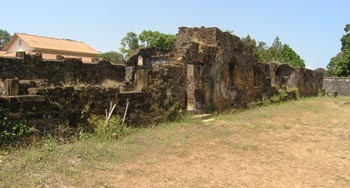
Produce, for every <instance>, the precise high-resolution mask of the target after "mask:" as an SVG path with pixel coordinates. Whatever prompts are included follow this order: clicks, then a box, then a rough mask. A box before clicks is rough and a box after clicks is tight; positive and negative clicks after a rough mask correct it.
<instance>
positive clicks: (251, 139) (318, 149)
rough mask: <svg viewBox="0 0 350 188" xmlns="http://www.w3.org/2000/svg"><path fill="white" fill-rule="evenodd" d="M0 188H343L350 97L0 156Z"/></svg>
mask: <svg viewBox="0 0 350 188" xmlns="http://www.w3.org/2000/svg"><path fill="white" fill-rule="evenodd" d="M0 169H1V171H0V187H4V188H6V187H50V188H51V187H66V188H68V187H105V188H107V187H110V188H112V187H225V188H226V187H350V97H338V98H321V97H319V98H307V99H302V100H298V101H292V102H288V103H281V104H274V105H271V106H266V107H258V108H255V109H252V110H246V111H241V112H235V113H234V114H231V113H226V114H220V115H217V116H214V117H213V120H212V121H206V122H204V121H202V120H191V119H187V120H186V121H185V122H182V123H168V124H162V125H161V126H154V127H151V128H145V129H140V130H136V131H134V132H133V133H132V134H131V135H128V136H126V137H124V138H121V139H118V140H109V141H108V140H102V139H99V138H96V137H90V138H84V139H81V140H78V141H73V142H72V143H69V144H57V143H56V142H55V141H53V140H50V139H48V140H47V141H45V142H44V143H43V144H41V145H40V146H32V147H31V148H26V149H19V150H16V151H13V152H11V153H3V154H1V155H0Z"/></svg>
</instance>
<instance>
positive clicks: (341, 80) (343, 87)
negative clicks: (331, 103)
mask: <svg viewBox="0 0 350 188" xmlns="http://www.w3.org/2000/svg"><path fill="white" fill-rule="evenodd" d="M323 91H324V94H325V95H326V96H337V95H343V96H350V78H349V77H326V78H324V80H323Z"/></svg>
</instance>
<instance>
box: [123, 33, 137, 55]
mask: <svg viewBox="0 0 350 188" xmlns="http://www.w3.org/2000/svg"><path fill="white" fill-rule="evenodd" d="M120 45H121V46H122V47H121V48H120V52H121V53H123V54H128V53H130V51H131V50H134V49H137V48H139V47H140V46H139V39H138V37H137V34H136V33H134V32H128V33H127V34H126V36H125V37H124V38H122V40H121V41H120Z"/></svg>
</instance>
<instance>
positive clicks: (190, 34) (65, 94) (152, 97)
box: [0, 27, 322, 125]
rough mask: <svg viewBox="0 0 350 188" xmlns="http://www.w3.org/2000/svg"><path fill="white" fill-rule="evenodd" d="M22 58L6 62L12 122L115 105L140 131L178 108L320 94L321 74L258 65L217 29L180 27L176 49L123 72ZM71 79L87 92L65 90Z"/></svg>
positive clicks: (133, 58) (133, 59) (140, 59)
mask: <svg viewBox="0 0 350 188" xmlns="http://www.w3.org/2000/svg"><path fill="white" fill-rule="evenodd" d="M22 57H23V58H15V59H9V58H1V57H0V78H1V79H2V80H4V81H3V83H4V84H3V85H4V86H3V87H2V89H3V90H5V91H6V92H4V94H5V95H7V96H2V97H0V105H2V107H4V108H7V109H9V110H8V114H9V115H11V116H13V117H17V118H18V117H24V118H27V119H28V118H29V119H33V120H34V119H36V120H37V119H45V118H46V119H50V118H51V119H55V118H56V119H65V120H67V119H68V120H69V122H70V123H72V124H74V122H79V118H81V117H83V115H86V114H87V115H88V114H102V115H103V114H104V112H105V109H108V108H109V105H110V102H112V103H114V104H117V108H116V109H117V110H116V112H115V113H117V114H119V115H120V116H122V115H123V113H124V112H125V110H126V106H129V109H128V110H127V112H128V113H127V118H126V120H127V122H129V123H130V124H135V125H142V124H147V123H150V122H157V121H161V120H166V119H169V118H170V119H171V118H173V115H174V114H175V112H176V110H177V109H183V110H185V109H187V108H193V109H199V110H219V111H221V110H227V109H232V108H242V107H245V106H247V105H248V104H249V103H252V102H259V101H262V100H263V99H269V98H270V97H272V96H274V95H278V94H279V92H280V91H281V90H284V91H285V92H286V93H287V94H288V88H294V89H295V90H294V91H297V92H298V94H299V95H300V96H313V95H317V93H318V91H319V89H321V88H322V74H320V73H317V72H314V71H311V70H308V69H304V68H293V67H290V66H289V65H286V64H275V63H270V64H263V63H260V62H258V60H257V59H256V58H255V57H254V55H253V52H252V49H251V48H250V47H249V46H247V45H245V44H244V43H243V42H242V41H241V40H240V39H239V38H238V37H237V36H234V35H231V34H230V33H227V32H222V31H220V30H219V29H218V28H204V27H201V28H186V27H181V28H179V33H178V34H177V38H176V42H175V44H174V47H173V48H172V49H168V50H164V49H157V48H143V49H138V50H136V51H134V52H132V53H131V54H130V55H129V56H128V58H127V59H126V62H125V65H124V66H116V65H111V64H109V63H107V62H104V61H102V62H99V63H95V64H84V63H82V62H81V61H79V60H74V59H63V60H62V59H61V60H56V61H43V60H42V59H40V56H27V55H24V56H22ZM38 79H41V80H44V81H45V82H44V83H46V84H42V82H40V81H38ZM67 79H69V81H70V82H77V81H79V82H83V83H88V84H89V86H85V87H77V86H75V87H62V84H61V83H62V82H67ZM106 79H110V80H115V81H119V83H120V87H118V88H103V87H101V86H98V85H99V84H101V83H102V82H103V81H104V80H106ZM31 80H32V81H31ZM0 85H1V84H0ZM9 88H12V89H9ZM16 88H17V89H16ZM19 91H21V92H19ZM20 95H21V96H20ZM25 96H27V97H25ZM291 96H294V95H291ZM34 99H35V100H34ZM127 103H130V105H126V104H127ZM57 104H59V105H57ZM16 107H17V108H16ZM25 112H30V113H25ZM62 112H64V113H62ZM65 117H69V118H65Z"/></svg>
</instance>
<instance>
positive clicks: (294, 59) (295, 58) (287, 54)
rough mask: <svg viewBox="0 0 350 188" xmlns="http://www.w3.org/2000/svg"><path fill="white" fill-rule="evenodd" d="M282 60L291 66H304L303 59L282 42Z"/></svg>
mask: <svg viewBox="0 0 350 188" xmlns="http://www.w3.org/2000/svg"><path fill="white" fill-rule="evenodd" d="M280 58H281V59H280V60H281V61H282V62H287V63H288V64H290V65H292V66H293V67H305V63H304V60H303V59H301V58H300V56H299V55H298V54H297V53H296V52H295V51H294V50H293V49H292V48H291V47H289V45H288V44H284V45H283V47H282V49H281V57H280Z"/></svg>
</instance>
